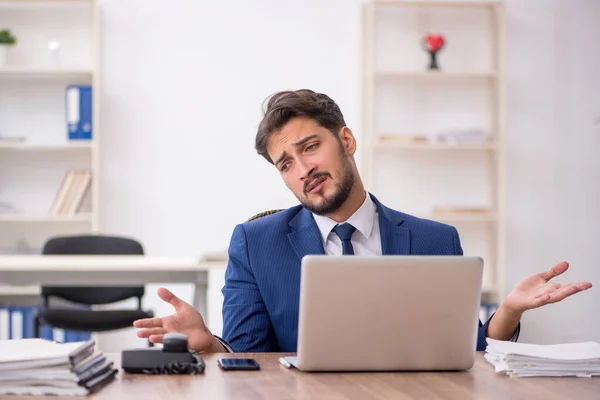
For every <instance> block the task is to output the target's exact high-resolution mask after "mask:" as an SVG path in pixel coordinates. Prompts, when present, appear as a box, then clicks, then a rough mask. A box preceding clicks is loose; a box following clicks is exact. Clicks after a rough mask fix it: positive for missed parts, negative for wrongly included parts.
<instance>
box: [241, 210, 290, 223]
mask: <svg viewBox="0 0 600 400" xmlns="http://www.w3.org/2000/svg"><path fill="white" fill-rule="evenodd" d="M283 210H284V209H283V208H281V209H276V210H268V211H263V212H261V213H258V214H256V215H253V216H252V217H250V218H248V220H246V222H250V221H254V220H255V219H259V218H262V217H266V216H267V215H272V214H275V213H278V212H280V211H283Z"/></svg>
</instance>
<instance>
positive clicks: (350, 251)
mask: <svg viewBox="0 0 600 400" xmlns="http://www.w3.org/2000/svg"><path fill="white" fill-rule="evenodd" d="M355 230H356V228H355V227H354V226H352V225H350V224H349V223H345V224H341V225H336V226H335V228H333V231H334V232H335V234H336V235H338V236H339V238H340V239H341V240H342V255H354V247H352V242H351V241H350V239H351V238H352V234H353V233H354V231H355Z"/></svg>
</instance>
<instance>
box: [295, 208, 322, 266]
mask: <svg viewBox="0 0 600 400" xmlns="http://www.w3.org/2000/svg"><path fill="white" fill-rule="evenodd" d="M289 226H290V227H291V228H292V232H290V233H288V240H289V241H290V245H291V246H292V248H293V249H294V252H295V253H296V255H297V256H298V258H299V259H300V260H302V258H303V257H304V256H305V255H308V254H325V249H324V248H323V241H322V240H321V233H320V232H319V228H318V227H317V223H316V222H315V220H314V218H313V216H312V214H311V213H310V211H308V210H307V209H305V208H301V209H300V211H299V212H298V214H296V216H295V217H294V218H292V219H291V220H290V222H289Z"/></svg>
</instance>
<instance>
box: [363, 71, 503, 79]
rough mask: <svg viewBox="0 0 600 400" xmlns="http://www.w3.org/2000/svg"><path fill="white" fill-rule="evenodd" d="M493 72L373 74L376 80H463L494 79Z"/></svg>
mask: <svg viewBox="0 0 600 400" xmlns="http://www.w3.org/2000/svg"><path fill="white" fill-rule="evenodd" d="M496 76H497V74H496V73H495V72H448V71H433V72H429V71H377V72H375V74H374V77H375V79H377V80H391V79H394V80H396V79H397V80H401V79H415V80H464V79H478V80H481V79H494V78H496Z"/></svg>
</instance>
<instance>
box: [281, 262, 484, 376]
mask: <svg viewBox="0 0 600 400" xmlns="http://www.w3.org/2000/svg"><path fill="white" fill-rule="evenodd" d="M482 275H483V260H482V259H481V258H479V257H464V256H324V255H310V256H305V257H304V258H303V259H302V277H301V282H300V315H299V326H298V352H297V356H296V357H284V358H282V360H281V362H282V364H284V365H286V366H288V367H291V366H294V367H296V368H298V369H299V370H303V371H444V370H445V371H448V370H465V369H469V368H471V367H472V366H473V363H474V360H475V348H476V341H477V331H478V321H479V320H478V316H479V305H480V302H481V282H482Z"/></svg>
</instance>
